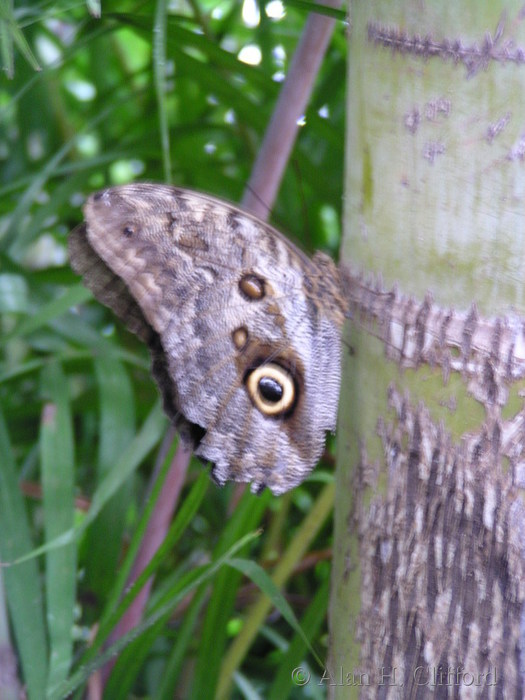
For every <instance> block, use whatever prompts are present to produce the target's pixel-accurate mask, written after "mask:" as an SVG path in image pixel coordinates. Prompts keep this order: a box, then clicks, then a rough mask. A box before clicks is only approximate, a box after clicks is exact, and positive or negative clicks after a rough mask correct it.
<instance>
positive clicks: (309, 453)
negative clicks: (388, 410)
mask: <svg viewBox="0 0 525 700" xmlns="http://www.w3.org/2000/svg"><path fill="white" fill-rule="evenodd" d="M84 212H85V218H86V227H85V229H84V230H82V229H78V230H77V231H76V232H74V233H73V234H72V243H71V244H70V254H71V260H72V265H73V267H74V268H75V269H76V270H77V271H78V272H79V273H80V274H82V275H83V276H84V278H85V280H86V283H87V284H88V286H90V287H91V288H92V289H93V291H94V293H95V295H96V296H97V297H98V298H99V299H100V300H101V301H102V302H103V303H105V304H107V305H108V306H110V307H111V308H112V309H113V310H114V311H115V312H116V313H117V315H118V316H119V317H120V318H122V319H123V320H124V321H125V322H126V323H127V324H128V326H129V327H130V328H131V330H133V331H134V332H136V333H137V334H138V335H139V336H140V337H141V338H143V339H144V340H145V341H146V342H148V343H149V345H150V347H152V349H153V356H154V364H155V362H156V363H157V365H159V364H160V365H161V369H160V370H159V369H158V367H157V371H156V372H155V375H156V379H157V381H158V382H159V385H160V386H161V390H162V391H163V394H164V400H165V404H167V405H168V409H169V406H170V405H171V407H172V410H168V412H169V413H171V415H172V417H173V413H174V411H173V408H175V409H178V410H179V411H180V413H181V414H182V416H183V417H184V419H185V421H187V423H189V424H191V425H193V426H198V427H199V429H197V430H196V431H194V434H193V435H194V437H193V443H194V447H195V452H196V454H197V455H199V456H200V457H202V458H203V459H206V460H209V461H210V462H212V463H213V464H214V468H213V475H214V477H215V479H216V480H217V481H218V482H219V483H224V482H225V481H227V480H235V481H240V482H250V483H251V484H252V489H253V490H259V489H261V488H263V487H264V486H268V487H269V488H271V489H272V491H273V492H274V493H282V492H284V491H286V490H288V489H290V488H292V487H293V486H295V485H297V484H298V483H300V482H301V481H302V480H303V479H304V478H305V476H306V475H307V474H308V473H309V472H310V470H311V469H312V468H313V466H314V465H315V463H316V461H317V460H318V458H319V456H320V454H321V452H322V449H323V445H324V436H325V432H326V431H328V430H334V428H335V424H336V414H337V403H338V395H339V384H340V360H341V358H340V355H341V344H340V326H341V323H342V319H343V304H342V302H341V295H340V283H339V278H338V273H337V271H336V269H335V266H334V265H333V263H332V262H331V261H330V260H329V259H328V258H326V257H325V256H322V255H321V254H317V255H316V256H315V257H314V259H313V260H310V259H309V258H307V257H306V256H304V255H303V254H302V253H300V252H299V251H298V250H296V249H295V248H294V247H293V246H292V245H291V244H290V243H289V242H288V241H286V239H284V238H283V237H282V236H281V235H280V234H279V233H278V232H276V231H275V230H274V229H272V228H271V227H269V226H267V225H266V224H264V223H263V222H261V221H259V220H257V219H255V218H254V217H252V216H250V215H248V214H245V213H243V212H241V211H240V210H238V209H236V208H235V207H233V206H231V205H229V204H226V203H224V202H222V201H220V200H217V199H215V198H212V197H207V196H205V195H201V194H197V193H194V192H189V191H186V190H180V189H177V188H174V187H168V186H163V185H146V184H136V185H127V186H124V187H116V188H112V189H108V190H104V191H102V192H100V193H98V194H96V195H93V196H91V197H90V198H89V200H88V201H87V203H86V206H85V209H84ZM81 239H82V240H81ZM79 241H81V242H79ZM87 249H90V250H91V253H89V254H86V250H87ZM79 251H80V252H79ZM89 255H91V256H92V257H91V263H89V262H88V263H84V262H80V261H83V260H84V259H86V260H88V261H89V259H90V258H89ZM98 260H99V261H100V262H101V263H102V265H103V266H99V265H100V264H99V263H98V262H97V261H98ZM90 265H91V266H90ZM101 270H103V272H102V271H101ZM106 278H107V279H106ZM94 279H96V280H97V281H96V282H95V283H94V282H93V280H94ZM124 309H127V310H124ZM128 314H129V317H128ZM272 363H273V365H276V366H277V367H278V368H279V367H284V368H286V371H287V372H289V373H290V374H291V376H292V377H293V385H294V387H295V393H294V401H293V404H291V405H290V407H289V410H287V411H286V412H283V413H282V414H280V415H278V416H275V415H267V414H266V413H265V411H261V410H259V409H258V407H257V405H256V404H255V403H254V401H253V400H252V398H251V396H250V394H249V392H248V390H247V377H248V376H249V374H250V372H251V371H252V370H253V368H254V367H258V366H261V365H262V366H264V367H266V366H270V365H272ZM273 365H272V366H273ZM166 382H167V383H168V389H166V386H164V385H163V384H164V383H166ZM167 394H168V398H166V396H167ZM197 433H198V435H199V439H198V441H197V439H196V437H195V435H196V434H197Z"/></svg>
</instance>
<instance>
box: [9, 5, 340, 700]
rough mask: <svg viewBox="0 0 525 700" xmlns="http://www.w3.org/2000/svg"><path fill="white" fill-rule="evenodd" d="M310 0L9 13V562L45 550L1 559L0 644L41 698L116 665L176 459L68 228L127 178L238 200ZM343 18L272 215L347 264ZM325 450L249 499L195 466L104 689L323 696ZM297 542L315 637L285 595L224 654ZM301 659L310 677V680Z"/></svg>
mask: <svg viewBox="0 0 525 700" xmlns="http://www.w3.org/2000/svg"><path fill="white" fill-rule="evenodd" d="M312 4H313V3H309V2H304V1H300V0H296V1H294V2H291V1H287V2H284V0H283V2H280V0H269V2H262V1H261V2H257V1H256V0H246V1H245V2H244V3H242V2H237V0H188V1H185V0H180V1H179V0H171V1H168V2H166V0H158V2H127V1H124V2H122V1H120V2H113V1H112V0H108V1H107V2H104V3H103V5H102V8H100V7H98V6H97V4H96V2H94V1H93V0H91V1H88V2H87V3H85V2H70V1H68V2H66V1H65V0H60V1H58V2H16V3H15V6H14V8H13V6H12V4H11V3H10V2H9V0H2V1H1V3H0V41H1V58H2V61H3V68H4V70H3V73H2V75H1V77H0V341H1V353H0V559H1V561H2V562H4V563H6V562H13V561H15V560H17V559H18V558H20V557H22V556H23V555H26V554H28V553H29V552H31V551H34V550H35V548H36V547H41V546H43V545H44V546H45V545H46V544H47V545H49V543H50V542H51V543H53V544H52V545H51V546H48V547H47V548H46V549H45V550H44V551H43V553H41V554H39V555H38V556H33V557H31V558H29V559H27V560H25V561H24V562H23V563H20V564H17V565H15V566H7V567H2V568H0V648H2V647H5V648H9V647H10V646H11V647H12V648H13V650H14V652H15V654H16V656H17V663H18V667H17V675H18V679H19V680H20V682H21V683H22V684H24V685H25V686H26V691H27V694H28V697H29V698H30V699H31V700H32V699H33V698H44V697H48V698H54V697H57V698H58V697H62V696H63V694H64V693H65V692H67V691H70V690H74V691H75V692H76V693H77V697H80V696H81V694H82V693H83V692H85V689H86V687H87V682H88V678H89V677H90V675H91V673H92V671H93V670H94V669H96V668H98V667H100V666H101V664H102V657H101V653H102V649H103V647H104V644H105V643H106V641H107V638H108V636H109V635H110V633H111V630H112V629H113V628H114V625H115V622H116V620H117V619H118V617H119V615H120V614H121V613H122V610H123V609H125V608H126V606H127V605H129V602H126V600H124V602H123V603H122V604H121V606H120V607H118V601H119V598H120V596H121V593H122V590H123V588H124V586H125V580H126V575H127V573H128V572H129V567H130V566H131V562H132V561H133V556H134V553H135V552H136V549H137V547H138V543H139V542H140V538H141V536H142V534H143V532H144V528H145V526H146V524H147V522H148V518H149V517H150V515H151V512H152V509H153V508H154V507H155V494H156V491H155V486H152V485H151V484H152V482H153V480H152V474H153V471H154V466H155V465H157V467H158V468H157V471H159V472H160V473H162V470H163V469H165V467H163V466H162V465H163V464H165V463H166V460H164V462H163V459H162V455H160V456H159V449H160V445H161V442H162V439H163V437H164V435H165V433H166V430H167V421H166V420H165V418H164V417H163V415H162V413H161V410H160V408H159V400H158V395H157V391H156V387H155V385H154V383H153V380H152V379H151V375H150V372H149V357H148V354H147V351H146V349H145V348H144V347H142V346H141V344H140V343H139V342H138V341H137V339H136V338H135V337H133V336H131V335H130V334H129V333H127V332H126V331H125V330H124V329H123V328H122V327H121V325H120V324H118V323H117V322H116V321H115V319H114V317H113V316H112V315H111V313H110V312H109V311H108V310H107V309H105V308H103V307H101V306H100V305H98V304H97V303H96V302H94V301H93V300H92V297H91V294H90V293H89V292H88V291H87V290H86V289H85V288H84V287H83V286H82V285H81V283H80V281H79V279H78V278H77V277H76V276H75V275H74V274H73V272H72V271H71V269H70V268H69V266H68V262H67V234H68V232H69V231H70V230H71V229H72V228H73V227H74V226H76V225H77V224H78V223H79V222H80V221H81V219H82V213H81V209H80V207H81V205H82V202H83V201H84V199H85V197H86V195H87V194H88V193H90V192H91V191H93V190H95V189H98V188H100V187H102V186H106V185H113V184H118V183H124V182H128V181H130V180H134V179H135V180H138V179H142V180H148V181H171V182H172V183H174V184H176V185H180V186H187V187H191V188H194V189H199V190H203V191H206V192H210V193H213V194H217V195H220V196H222V197H224V198H226V199H229V200H231V201H238V200H239V199H240V198H241V195H242V192H243V189H244V187H245V184H246V182H247V180H248V177H249V174H250V171H251V167H252V165H253V161H254V158H255V156H256V154H257V151H258V148H259V145H260V142H261V139H262V136H263V134H264V130H265V127H266V125H267V123H268V121H269V119H270V117H271V114H272V110H273V107H274V104H275V100H276V98H277V95H278V93H279V88H280V83H281V82H282V80H283V78H284V76H285V74H286V72H287V67H288V65H289V61H290V58H291V56H292V55H293V51H294V48H295V46H296V44H297V41H298V38H299V37H300V34H301V31H302V28H303V26H304V23H305V20H306V18H307V16H308V10H309V9H310V8H311V5H312ZM97 13H98V14H100V17H96V16H94V15H97ZM344 31H345V27H344V23H343V21H341V19H340V20H339V21H338V22H337V24H336V30H335V33H334V36H333V38H332V41H331V44H330V47H329V50H328V53H327V55H326V57H325V60H324V62H323V65H322V69H321V72H320V74H319V76H318V78H317V83H316V89H315V92H314V94H313V98H312V100H311V102H310V104H309V107H308V110H307V111H306V113H305V115H304V118H303V119H302V121H301V127H302V128H301V129H300V134H299V138H298V141H297V144H296V147H295V149H294V151H293V155H292V158H291V160H290V164H289V167H288V170H287V172H286V175H285V178H284V181H283V184H282V186H281V189H280V194H279V199H278V202H277V203H276V206H275V208H274V211H273V212H272V214H271V217H270V218H271V219H272V221H273V222H274V223H275V225H276V226H277V227H278V228H279V229H281V230H283V231H284V232H285V233H286V234H287V235H289V236H290V237H292V238H294V239H295V240H297V241H298V242H299V245H301V246H302V247H303V248H305V249H307V250H313V249H315V248H323V249H326V250H329V251H331V252H332V253H333V254H334V255H335V254H336V251H337V247H338V240H339V221H340V209H341V198H342V186H343V126H344V122H343V116H344V81H345V50H346V39H345V36H344ZM329 461H330V460H329V457H327V459H326V460H325V464H324V465H321V466H320V467H318V469H317V470H316V471H315V472H314V475H313V476H312V477H311V478H310V479H309V480H308V481H307V482H306V483H305V484H303V485H302V486H301V487H299V488H297V489H295V490H294V491H293V492H292V493H290V494H287V495H285V496H283V497H280V498H274V497H272V496H271V494H269V493H264V494H263V495H262V496H260V497H255V496H253V495H251V494H250V493H244V495H243V496H242V497H241V498H240V501H239V502H238V503H236V505H235V506H234V505H233V503H232V495H233V494H234V487H232V486H228V487H225V488H224V489H219V488H217V487H216V486H215V485H213V484H212V483H211V482H210V480H209V478H208V477H207V475H206V473H205V470H204V468H203V466H202V465H201V464H200V463H197V462H195V463H194V464H193V463H192V466H191V469H190V473H189V477H188V483H187V484H186V485H185V487H184V491H183V495H182V499H181V501H180V504H181V505H180V508H179V512H178V513H177V515H176V518H175V521H174V525H173V526H172V528H171V530H170V535H169V537H170V539H169V542H168V544H167V545H166V548H165V550H164V551H162V552H161V554H160V555H159V556H158V557H156V558H155V560H154V561H153V562H152V568H151V571H152V572H153V571H154V572H155V573H156V579H155V587H154V590H153V593H152V596H151V598H150V601H149V603H148V608H147V617H146V622H145V624H144V625H143V629H142V631H141V633H140V634H137V635H135V639H134V641H133V642H132V644H130V645H129V646H127V648H126V650H125V652H124V653H123V654H122V655H121V656H120V658H119V661H118V663H117V664H116V666H115V669H114V673H113V675H112V677H111V678H110V680H109V685H108V686H107V690H106V695H105V697H110V698H129V697H137V698H139V697H140V698H145V697H148V698H173V697H181V698H183V697H184V698H188V697H194V698H212V697H214V696H216V694H217V689H218V688H219V687H223V688H224V687H226V685H227V681H228V680H229V679H230V678H233V682H234V684H233V686H232V689H231V691H229V690H228V693H230V695H229V696H231V697H239V698H240V697H243V698H244V697H246V698H257V697H261V698H286V697H324V696H325V691H326V686H325V685H324V684H322V683H321V684H320V685H319V683H318V681H319V678H320V677H321V675H322V673H323V670H322V665H320V664H319V663H318V661H316V659H315V656H313V655H312V652H311V649H312V648H313V649H314V650H315V652H316V653H317V654H318V656H319V657H320V659H321V660H323V659H324V658H325V657H326V653H327V626H326V614H327V606H328V600H329V583H330V556H331V549H330V547H331V518H330V517H329V515H330V498H329V497H328V500H326V499H325V500H324V501H323V502H322V503H319V499H320V496H319V494H320V493H324V492H323V491H322V489H323V485H324V484H326V483H327V482H328V483H330V482H331V479H332V476H331V467H330V465H329V464H328V462H329ZM159 465H160V466H159ZM158 488H160V487H159V486H157V490H158ZM152 489H153V490H152ZM316 509H317V510H316ZM312 513H313V514H314V515H315V514H319V515H318V516H317V521H316V522H312V520H315V517H310V519H309V518H308V515H309V514H312ZM258 528H261V529H262V534H260V535H259V536H256V537H250V533H253V532H255V531H257V529H258ZM63 533H66V535H65V536H63ZM58 536H63V537H62V540H61V543H60V546H54V545H56V538H57V537H58ZM243 538H247V539H246V540H245V539H243ZM305 548H307V549H308V552H307V553H303V551H304V549H305ZM294 552H295V557H296V559H299V561H297V563H296V564H295V565H294V566H293V567H292V570H291V573H289V574H286V575H283V577H284V578H285V579H286V580H285V581H284V587H283V590H284V591H285V598H286V600H287V601H288V603H289V604H290V605H291V608H292V609H293V611H294V613H295V615H296V616H297V618H298V619H299V621H300V623H301V626H302V629H303V631H304V634H305V635H306V638H307V639H308V641H309V644H310V648H309V646H308V645H307V644H306V642H305V640H304V638H303V636H302V634H301V633H300V632H299V630H298V629H297V628H294V627H293V626H292V625H291V624H290V619H288V620H286V619H285V618H286V616H287V611H286V606H285V604H284V603H283V602H282V601H277V608H276V609H274V611H273V612H271V613H270V615H269V616H268V617H266V619H265V620H264V622H263V623H262V624H259V623H258V626H257V630H256V632H257V634H256V636H255V641H254V642H253V643H252V642H251V641H247V642H246V645H245V648H243V649H241V650H240V651H238V652H237V657H236V660H235V661H233V660H232V658H231V655H230V656H229V655H228V649H229V648H230V643H231V641H232V639H234V638H237V639H238V635H239V633H240V630H241V629H243V628H244V629H246V627H247V626H248V625H249V624H250V616H251V615H252V613H253V607H252V604H253V602H254V600H256V598H257V596H258V595H259V594H260V592H259V588H260V587H261V586H262V588H263V589H265V590H267V592H271V591H270V589H269V588H268V583H267V581H266V582H265V580H262V582H261V579H260V576H259V573H260V571H261V570H262V569H265V570H266V571H268V572H269V573H272V571H273V570H274V566H275V564H276V563H278V562H280V561H281V562H282V561H283V560H285V559H286V557H288V558H289V560H290V561H295V560H294ZM234 554H235V555H236V556H240V557H242V558H241V559H240V560H236V561H237V565H236V567H235V566H234V564H232V563H231V560H232V557H233V555H234ZM221 557H222V558H221ZM227 562H229V565H226V563H227ZM240 562H244V564H242V563H240ZM250 562H257V563H259V564H260V565H261V569H257V570H255V573H254V571H251V570H248V569H249V564H250ZM253 619H256V618H255V617H253V618H252V620H253ZM241 646H242V644H241ZM298 666H302V667H304V669H306V671H307V672H309V673H311V674H312V681H311V682H310V683H309V684H308V685H306V686H304V687H301V686H300V685H297V684H294V682H293V678H292V676H291V673H292V670H293V669H294V668H295V667H298ZM0 670H1V669H0ZM0 676H1V674H0ZM0 683H1V681H0ZM221 684H222V685H221ZM15 690H16V682H15V681H13V683H12V684H10V685H9V686H6V689H5V690H4V691H2V688H1V687H0V691H2V692H0V696H1V697H2V698H4V697H5V698H8V697H10V696H9V695H8V694H7V693H8V692H11V691H13V692H14V691H15ZM13 697H16V695H13Z"/></svg>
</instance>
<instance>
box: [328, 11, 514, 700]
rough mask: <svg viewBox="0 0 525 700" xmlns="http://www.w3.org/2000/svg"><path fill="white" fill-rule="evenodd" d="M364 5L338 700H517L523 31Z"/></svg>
mask: <svg viewBox="0 0 525 700" xmlns="http://www.w3.org/2000/svg"><path fill="white" fill-rule="evenodd" d="M522 5H523V4H522V3H521V2H516V1H514V2H503V0H496V1H494V2H493V1H489V0H484V1H483V2H480V1H478V0H458V2H454V3H444V2H428V3H421V2H420V0H382V1H377V2H373V3H371V2H367V1H366V0H355V1H354V2H352V3H351V7H350V18H351V31H350V32H349V47H350V51H349V86H348V130H347V181H346V212H345V241H344V250H343V265H344V269H345V270H346V272H345V278H346V287H347V289H346V291H347V294H348V296H349V298H350V300H351V303H352V309H353V320H352V322H351V323H350V324H349V326H350V327H349V329H348V334H347V349H348V352H347V353H346V358H345V379H344V382H343V388H342V396H341V411H340V431H339V436H340V437H339V442H338V449H339V454H338V462H339V468H338V476H337V479H338V488H337V494H338V495H337V503H336V522H335V545H334V570H333V595H332V604H331V611H330V629H331V655H330V665H329V669H328V670H327V674H325V675H326V678H325V679H324V682H325V684H326V685H327V686H329V687H330V696H331V697H334V698H345V700H346V699H347V698H349V697H357V696H359V697H363V698H366V697H385V698H394V697H402V698H412V697H429V696H430V695H431V694H434V695H433V696H437V697H467V696H468V697H505V698H521V697H523V696H524V694H525V677H524V676H525V640H524V636H525V632H524V629H525V622H524V620H525V614H524V605H523V604H524V599H525V566H524V562H525V508H524V504H523V496H524V487H525V466H524V465H525V451H524V441H525V409H524V403H523V389H524V378H525V331H524V328H525V318H524V317H521V316H520V314H522V313H523V314H524V316H525V307H524V304H525V302H524V293H525V287H524V279H525V251H524V247H525V216H524V214H525V211H524V200H525V16H524V15H523V9H522Z"/></svg>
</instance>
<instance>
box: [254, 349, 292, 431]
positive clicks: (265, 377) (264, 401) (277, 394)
mask: <svg viewBox="0 0 525 700" xmlns="http://www.w3.org/2000/svg"><path fill="white" fill-rule="evenodd" d="M244 381H245V386H246V390H247V392H248V395H249V397H250V399H251V400H252V402H253V405H254V406H255V408H256V409H257V410H258V411H260V412H261V413H262V414H263V415H265V416H269V417H274V418H276V417H282V416H286V415H287V414H289V413H290V412H291V411H292V410H293V407H294V405H295V402H296V399H297V387H296V385H295V382H294V379H293V377H292V375H291V373H290V372H289V371H288V370H286V369H285V368H284V367H281V366H280V365H278V364H277V363H275V362H269V363H268V364H262V365H260V366H259V367H256V368H255V369H253V370H251V371H250V372H249V373H248V375H247V377H246V378H245V380H244Z"/></svg>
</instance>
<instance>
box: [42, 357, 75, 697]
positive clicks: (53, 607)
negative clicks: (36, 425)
mask: <svg viewBox="0 0 525 700" xmlns="http://www.w3.org/2000/svg"><path fill="white" fill-rule="evenodd" d="M42 385H43V392H44V394H47V395H48V396H49V399H50V401H49V402H48V403H46V405H45V406H44V409H43V412H42V426H41V433H40V443H41V469H42V492H43V505H44V531H45V536H46V541H47V542H51V541H52V540H53V539H54V538H55V537H58V536H59V535H61V534H62V533H63V532H66V531H67V530H69V529H70V528H72V527H73V522H74V473H75V472H74V465H75V462H74V452H73V429H72V419H71V409H70V406H69V396H68V387H67V382H66V378H65V376H64V374H63V372H62V369H61V367H60V365H59V364H58V363H52V364H50V365H49V366H48V367H47V368H46V369H45V370H44V371H43V373H42ZM75 591H76V545H75V543H74V542H72V543H71V544H69V545H67V546H65V547H61V548H59V549H54V550H51V551H48V552H47V554H46V604H47V625H48V635H49V643H50V655H49V681H48V682H49V684H51V685H54V684H56V683H59V682H61V681H63V680H64V679H65V678H67V675H68V673H69V668H70V666H71V660H72V657H73V636H72V631H73V610H74V607H75Z"/></svg>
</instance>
